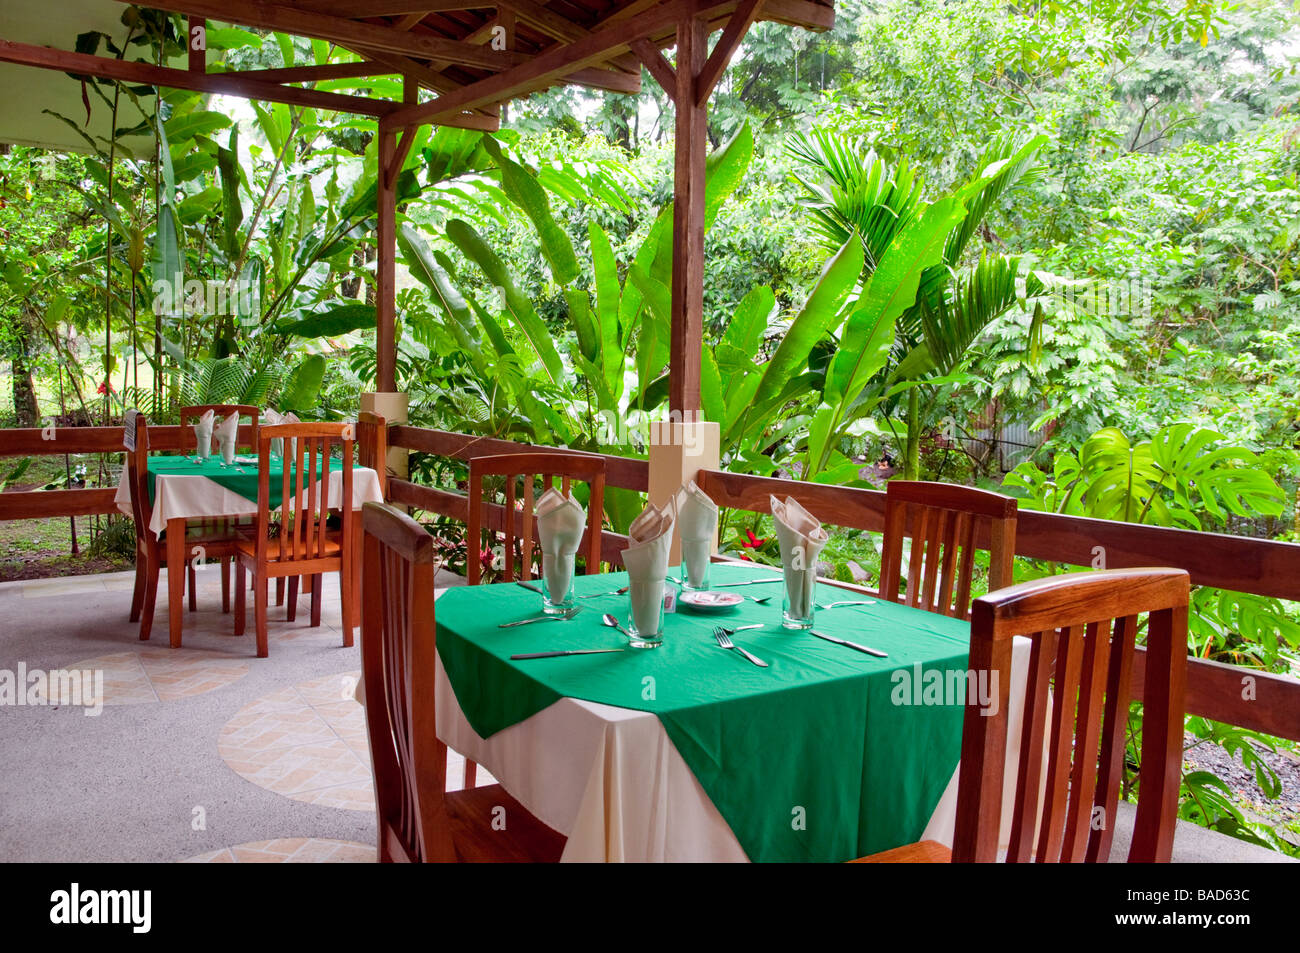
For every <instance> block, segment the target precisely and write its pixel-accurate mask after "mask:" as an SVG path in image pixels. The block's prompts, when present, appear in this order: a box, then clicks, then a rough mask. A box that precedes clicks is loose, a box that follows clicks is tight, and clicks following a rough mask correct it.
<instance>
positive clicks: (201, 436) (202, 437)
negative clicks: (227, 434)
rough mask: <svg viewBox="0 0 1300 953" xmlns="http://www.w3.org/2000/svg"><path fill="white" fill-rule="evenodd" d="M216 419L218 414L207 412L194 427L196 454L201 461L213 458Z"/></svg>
mask: <svg viewBox="0 0 1300 953" xmlns="http://www.w3.org/2000/svg"><path fill="white" fill-rule="evenodd" d="M215 419H216V414H214V413H213V412H212V411H210V410H205V411H204V412H203V416H202V417H200V418H199V422H198V423H196V424H195V425H194V439H195V443H196V450H195V454H196V455H197V456H198V457H199V458H200V459H203V460H206V459H207V458H208V457H210V456H212V422H213V420H215Z"/></svg>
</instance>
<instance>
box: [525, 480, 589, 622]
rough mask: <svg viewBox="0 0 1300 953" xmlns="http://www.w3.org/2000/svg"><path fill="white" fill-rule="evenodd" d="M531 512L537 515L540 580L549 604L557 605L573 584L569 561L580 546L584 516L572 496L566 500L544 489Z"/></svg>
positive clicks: (552, 490) (571, 564) (560, 495)
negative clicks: (549, 600)
mask: <svg viewBox="0 0 1300 953" xmlns="http://www.w3.org/2000/svg"><path fill="white" fill-rule="evenodd" d="M533 509H534V512H536V514H537V542H538V544H539V545H540V546H541V547H542V580H543V582H545V583H546V590H547V592H548V593H549V594H550V597H551V601H552V602H555V603H560V602H563V601H564V597H565V596H566V595H568V593H569V585H570V584H571V583H572V582H573V559H572V558H571V557H572V556H573V554H574V553H576V552H577V551H578V547H579V546H580V545H581V544H582V532H583V530H585V529H586V528H587V512H586V510H584V509H583V508H582V505H581V504H580V503H579V502H578V501H577V500H575V499H574V498H573V494H572V493H570V494H568V495H567V496H566V495H565V494H563V493H561V492H560V491H559V490H557V489H556V488H555V487H553V486H551V487H547V488H546V492H545V493H543V494H542V495H541V498H540V499H539V500H538V501H537V504H536V506H534V508H533Z"/></svg>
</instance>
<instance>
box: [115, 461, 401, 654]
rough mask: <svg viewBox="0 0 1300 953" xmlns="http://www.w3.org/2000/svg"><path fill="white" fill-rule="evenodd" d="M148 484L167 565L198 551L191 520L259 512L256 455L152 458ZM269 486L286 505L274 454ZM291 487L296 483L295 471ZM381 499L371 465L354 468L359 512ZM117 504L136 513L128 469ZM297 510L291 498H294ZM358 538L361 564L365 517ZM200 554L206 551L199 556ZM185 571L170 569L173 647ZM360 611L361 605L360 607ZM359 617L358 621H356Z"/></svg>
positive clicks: (276, 502) (332, 480) (334, 490)
mask: <svg viewBox="0 0 1300 953" xmlns="http://www.w3.org/2000/svg"><path fill="white" fill-rule="evenodd" d="M148 467H149V472H148V479H147V480H146V485H147V488H148V493H149V502H150V504H151V505H152V508H153V512H152V515H151V516H150V519H149V525H148V527H146V529H147V531H148V532H151V533H153V534H154V535H155V536H158V535H161V534H162V533H164V532H165V533H166V551H167V565H168V566H169V567H178V566H184V565H185V564H186V561H187V560H188V558H189V557H190V556H191V555H193V554H191V553H187V552H186V550H185V546H186V540H185V530H186V524H187V523H188V522H189V521H191V520H199V519H205V520H220V519H234V518H238V517H244V516H251V515H254V514H256V513H257V485H258V475H259V463H258V459H257V457H255V456H239V457H236V458H235V460H234V462H233V463H231V464H226V463H225V462H224V461H223V460H222V458H221V457H218V456H209V457H205V458H202V459H200V458H198V457H189V456H163V455H159V456H151V457H150V458H149V461H148ZM268 467H269V471H268V477H269V479H268V490H269V493H270V507H271V509H273V510H274V509H277V508H280V507H282V506H284V504H285V501H284V500H283V499H282V488H283V480H282V477H283V473H284V463H283V461H282V460H281V458H280V457H278V456H275V455H273V456H272V457H271V458H270V460H269V463H268ZM324 483H325V480H323V479H318V480H316V487H315V492H316V493H322V492H325V488H324V486H323V484H324ZM290 485H291V486H295V488H296V481H295V480H294V477H293V475H292V474H291V477H290ZM309 489H310V488H309V487H307V486H304V487H303V491H302V498H303V500H304V501H305V500H307V499H308V498H309ZM328 493H329V504H328V505H329V507H330V508H333V509H337V508H339V507H340V506H341V502H342V495H343V471H342V469H335V468H331V469H330V472H329V486H328ZM372 501H373V502H382V501H383V492H382V489H381V486H380V482H379V475H378V474H377V473H376V472H375V471H374V470H373V469H371V468H369V467H358V466H354V467H353V468H352V509H353V510H359V509H360V508H361V506H362V504H363V503H367V502H372ZM113 503H114V505H115V506H116V507H117V508H118V510H120V511H121V512H122V513H125V514H126V515H127V516H130V515H131V488H130V485H129V481H128V480H127V477H126V472H125V470H123V474H122V480H121V482H120V483H119V484H118V487H117V493H116V494H115V495H114V497H113ZM290 509H292V501H290ZM354 523H355V524H356V526H355V534H354V535H355V537H356V541H355V543H354V545H353V553H354V559H355V560H356V563H357V566H358V567H359V566H360V558H361V546H360V539H361V520H360V519H356V520H354ZM198 555H199V556H200V557H201V556H202V554H201V553H199V554H198ZM360 575H361V573H360V571H359V568H358V570H357V571H354V572H353V574H352V577H353V580H354V583H355V584H354V587H353V591H354V599H353V601H352V604H353V606H354V607H359V606H360ZM184 585H185V574H184V573H183V572H179V571H169V572H168V573H167V615H168V628H169V634H170V638H171V644H172V645H174V646H175V645H180V643H181V630H182V627H183V621H184V611H183V605H182V603H183V601H184V599H183V597H184ZM356 612H357V613H358V614H359V609H357V610H356ZM354 621H355V620H354Z"/></svg>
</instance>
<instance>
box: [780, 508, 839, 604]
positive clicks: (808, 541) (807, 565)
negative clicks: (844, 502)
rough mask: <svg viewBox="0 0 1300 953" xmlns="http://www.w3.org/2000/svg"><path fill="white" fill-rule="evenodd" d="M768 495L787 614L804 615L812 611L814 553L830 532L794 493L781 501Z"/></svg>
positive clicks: (814, 569) (819, 548)
mask: <svg viewBox="0 0 1300 953" xmlns="http://www.w3.org/2000/svg"><path fill="white" fill-rule="evenodd" d="M771 499H772V516H773V517H774V518H775V519H776V538H777V540H778V541H779V542H780V544H781V568H782V570H783V571H784V573H785V591H786V595H787V596H788V597H789V602H790V614H791V615H792V616H796V617H799V618H807V617H808V616H809V615H810V614H811V612H812V607H813V593H814V591H815V589H816V586H817V557H818V556H819V555H821V551H822V548H823V547H824V546H825V545H826V542H827V540H829V539H830V535H829V534H828V533H827V532H826V530H824V529H822V524H821V523H819V522H818V521H817V519H816V518H815V517H814V516H813V515H812V514H811V513H809V512H808V511H807V510H805V509H804V508H803V507H802V506H800V505H799V502H798V500H796V499H795V498H794V497H792V496H788V497H786V499H785V502H784V503H782V502H781V501H780V500H778V499H777V498H776V497H775V496H773V497H772V498H771Z"/></svg>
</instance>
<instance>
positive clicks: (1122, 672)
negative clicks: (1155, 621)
mask: <svg viewBox="0 0 1300 953" xmlns="http://www.w3.org/2000/svg"><path fill="white" fill-rule="evenodd" d="M1136 632H1137V616H1131V615H1128V616H1121V617H1120V618H1118V619H1116V620H1115V630H1114V633H1113V634H1112V635H1111V640H1110V663H1109V666H1108V668H1107V672H1106V712H1105V716H1104V721H1103V723H1102V738H1101V751H1100V753H1099V755H1098V758H1097V760H1098V763H1099V765H1100V774H1099V775H1098V777H1097V788H1096V792H1095V796H1094V798H1093V802H1094V804H1095V805H1096V806H1097V807H1098V808H1100V809H1101V826H1100V827H1099V828H1096V829H1095V830H1093V832H1092V837H1091V838H1090V839H1089V841H1088V849H1087V852H1086V853H1085V855H1084V860H1086V861H1087V862H1088V863H1094V864H1095V863H1098V862H1099V861H1104V860H1108V859H1109V858H1110V845H1111V842H1112V840H1113V839H1114V836H1115V809H1116V807H1117V806H1118V804H1119V787H1120V782H1121V781H1122V779H1123V775H1124V756H1125V752H1126V749H1127V747H1128V744H1127V741H1128V699H1129V696H1130V694H1131V688H1130V686H1131V684H1132V681H1133V646H1134V634H1135V633H1136Z"/></svg>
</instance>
